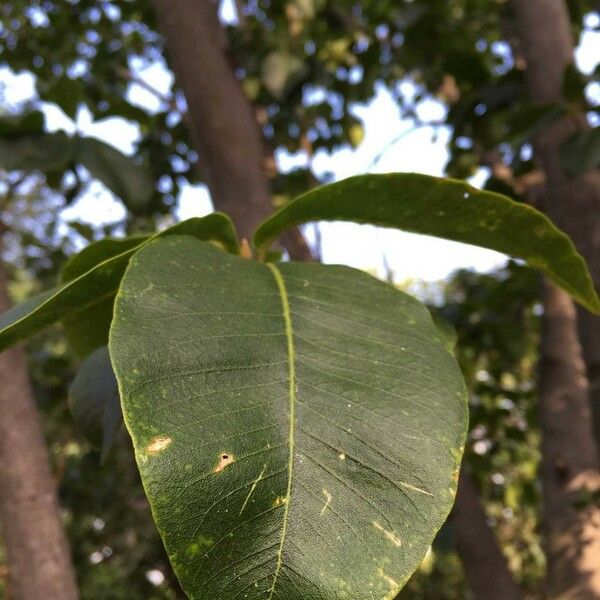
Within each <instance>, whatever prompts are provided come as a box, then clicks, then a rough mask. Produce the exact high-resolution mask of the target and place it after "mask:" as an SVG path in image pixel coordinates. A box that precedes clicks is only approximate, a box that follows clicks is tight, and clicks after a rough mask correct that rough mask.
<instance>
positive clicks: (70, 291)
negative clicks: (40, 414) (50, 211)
mask: <svg viewBox="0 0 600 600" xmlns="http://www.w3.org/2000/svg"><path fill="white" fill-rule="evenodd" d="M174 234H185V235H190V236H194V237H196V238H198V239H201V240H211V241H214V242H215V243H217V244H218V245H220V246H221V247H223V248H224V249H226V250H228V251H230V252H235V253H237V252H238V243H237V237H236V232H235V229H234V228H233V224H232V223H231V221H230V219H229V217H227V216H226V215H224V214H222V213H212V214H210V215H207V216H206V217H202V218H193V219H188V220H187V221H183V222H181V223H178V224H177V225H174V226H173V227H171V228H169V229H166V230H164V231H161V232H160V233H157V234H156V235H154V236H152V237H151V238H149V239H147V240H142V241H140V243H139V244H137V245H134V246H133V247H130V246H129V244H128V243H127V242H126V241H124V242H123V246H122V247H123V248H124V249H123V251H122V252H121V253H120V254H116V255H109V257H108V258H103V257H104V256H105V254H103V253H102V252H101V251H99V246H98V245H93V247H92V248H91V249H90V250H88V251H87V252H86V251H85V250H84V251H83V252H84V253H85V254H84V256H83V257H82V258H81V259H79V260H78V259H73V261H72V262H69V263H68V265H67V267H66V271H65V273H66V275H63V277H69V273H71V274H74V273H79V270H80V268H81V266H82V265H83V264H84V263H85V264H87V265H88V266H89V267H90V268H89V270H88V271H85V272H82V273H81V274H79V275H78V276H76V277H74V278H73V279H70V280H68V281H65V282H64V283H63V284H62V285H60V286H59V287H57V288H54V289H52V290H49V291H46V292H44V293H42V294H38V295H37V296H34V297H33V298H31V299H29V300H28V301H26V302H24V303H23V304H20V305H18V306H15V307H13V308H11V309H10V310H8V311H7V312H5V313H4V314H2V315H0V351H1V350H3V349H4V348H7V347H8V346H10V345H11V344H14V343H15V342H17V341H19V340H20V339H22V338H24V337H27V336H29V335H32V334H34V333H36V332H37V331H39V330H40V329H42V328H43V327H45V326H47V325H50V324H51V323H54V322H56V321H60V320H61V319H64V318H65V317H67V316H68V315H69V316H72V317H73V319H76V315H80V316H81V319H82V320H81V322H82V324H83V325H82V326H83V327H84V329H83V331H82V335H83V334H85V335H88V336H91V337H88V338H86V339H83V338H82V340H81V342H80V344H81V345H80V346H78V348H79V349H80V350H82V349H86V350H88V351H89V350H90V349H92V348H93V347H96V346H97V345H99V344H98V340H104V342H106V340H107V334H108V329H107V327H108V325H109V323H107V322H106V318H104V317H102V315H106V308H107V306H108V305H110V306H112V302H113V299H114V295H115V293H116V290H117V288H118V287H119V283H120V281H121V278H122V277H123V273H124V272H125V269H126V267H127V263H128V262H129V259H130V258H131V256H132V255H133V254H134V253H135V252H136V251H137V250H139V248H141V247H142V246H143V245H144V244H147V243H148V242H149V241H150V240H153V239H157V238H162V237H167V236H169V235H174ZM117 247H118V244H117V245H114V244H113V245H112V246H111V248H112V249H113V250H114V249H115V248H117ZM107 248H108V247H107V246H106V245H104V249H107ZM109 254H110V253H109ZM94 263H95V264H94ZM92 265H93V266H92ZM96 310H98V311H99V313H98V315H99V319H98V321H97V323H96V324H97V331H96V333H94V334H93V335H91V334H90V329H89V327H91V326H92V325H93V315H94V311H96ZM69 318H70V317H69ZM90 319H91V320H92V323H90ZM70 322H71V323H73V322H74V321H70ZM84 354H85V352H84Z"/></svg>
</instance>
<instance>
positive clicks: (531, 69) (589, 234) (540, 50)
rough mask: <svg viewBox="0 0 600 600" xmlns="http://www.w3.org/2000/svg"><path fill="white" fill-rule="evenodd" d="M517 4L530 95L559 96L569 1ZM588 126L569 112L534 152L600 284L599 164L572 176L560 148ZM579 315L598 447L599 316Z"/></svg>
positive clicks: (568, 51)
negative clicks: (564, 165) (566, 172)
mask: <svg viewBox="0 0 600 600" xmlns="http://www.w3.org/2000/svg"><path fill="white" fill-rule="evenodd" d="M514 6H515V14H516V17H517V25H518V27H517V29H518V31H519V33H520V35H519V37H520V49H521V51H522V53H523V56H524V57H525V60H526V63H527V70H526V74H527V80H528V86H529V91H530V96H531V98H532V100H534V101H536V102H541V103H546V102H560V101H561V100H562V99H563V93H562V84H563V77H564V73H565V69H566V68H567V66H568V65H570V64H572V63H573V60H574V58H573V50H574V43H573V37H572V35H571V26H570V21H569V15H568V11H567V7H566V5H565V2H564V1H563V0H515V2H514ZM587 127H588V124H587V122H586V120H585V116H584V115H575V116H573V115H571V116H568V117H565V118H564V119H562V120H560V121H558V122H556V123H554V124H553V125H551V126H550V127H548V128H546V129H545V130H544V131H542V132H541V133H540V134H539V135H538V136H537V138H536V140H535V154H536V158H537V160H538V162H539V164H540V166H541V168H542V170H543V172H544V173H545V176H546V182H547V186H546V190H545V193H544V194H543V197H544V200H543V203H542V204H543V206H542V207H541V208H542V209H543V210H544V211H545V212H547V214H548V215H549V216H550V217H551V218H552V219H553V220H554V221H555V222H556V224H557V225H558V226H559V227H561V228H562V229H563V230H564V231H566V232H567V233H568V234H569V235H570V236H571V239H572V240H573V241H574V242H575V245H576V246H577V248H578V250H579V251H580V252H581V254H582V255H583V256H584V257H585V259H586V261H587V263H588V266H589V268H590V272H591V274H592V278H593V279H594V283H595V285H596V288H598V289H600V170H598V169H592V170H590V171H588V172H586V173H582V174H581V175H579V176H578V177H576V178H574V179H571V178H569V177H568V176H567V175H566V174H565V173H564V171H563V169H562V167H561V164H560V154H559V151H560V146H561V144H562V142H563V141H564V140H565V139H567V138H568V137H569V136H570V135H572V134H573V133H575V132H577V131H581V130H582V129H586V128H587ZM578 319H579V335H580V340H581V345H582V347H583V353H584V358H585V362H586V369H587V374H588V379H589V382H590V399H591V402H592V414H593V416H594V421H595V426H594V430H595V436H596V443H597V444H598V446H599V447H600V319H599V318H598V317H596V316H594V315H592V314H590V313H589V312H588V311H587V310H585V309H583V308H579V309H578Z"/></svg>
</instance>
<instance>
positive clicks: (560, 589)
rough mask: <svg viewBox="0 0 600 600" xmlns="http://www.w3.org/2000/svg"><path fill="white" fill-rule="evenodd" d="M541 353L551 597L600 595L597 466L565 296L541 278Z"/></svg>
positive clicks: (572, 312) (586, 598)
mask: <svg viewBox="0 0 600 600" xmlns="http://www.w3.org/2000/svg"><path fill="white" fill-rule="evenodd" d="M544 306H545V312H544V319H543V332H542V343H541V355H540V373H539V376H540V382H539V402H540V425H541V428H542V479H543V481H542V484H543V499H544V511H543V523H544V531H545V534H546V547H547V555H548V579H547V591H548V595H549V597H550V598H561V599H564V600H570V599H573V600H575V599H577V600H579V599H581V600H591V599H592V598H600V506H599V505H598V503H597V501H594V499H593V497H592V494H593V492H596V493H598V492H599V491H600V473H599V472H598V459H597V455H596V446H595V443H594V438H593V435H592V428H591V415H590V404H589V398H588V385H587V379H586V377H585V365H584V363H583V359H582V357H581V347H580V344H579V339H578V337H577V324H576V312H575V307H574V306H573V302H572V301H571V299H570V298H569V296H568V295H567V294H566V293H565V292H563V291H562V290H559V289H558V288H556V287H554V286H553V285H552V284H550V283H546V284H545V292H544Z"/></svg>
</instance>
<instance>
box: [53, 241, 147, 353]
mask: <svg viewBox="0 0 600 600" xmlns="http://www.w3.org/2000/svg"><path fill="white" fill-rule="evenodd" d="M148 237H149V236H137V237H131V238H125V239H122V240H114V239H104V240H100V241H98V242H95V243H93V244H90V245H89V246H87V247H86V248H84V249H83V250H82V251H81V252H79V253H78V254H75V255H74V256H72V257H71V258H70V259H69V261H68V262H67V263H66V264H65V266H64V268H63V272H62V277H61V282H62V283H66V282H68V281H72V280H73V279H76V278H77V277H79V276H81V275H83V274H84V273H87V272H88V271H89V270H91V269H93V268H94V267H95V266H97V265H98V264H100V263H101V262H104V261H105V260H108V259H110V258H112V257H115V256H119V255H120V254H123V253H124V252H127V251H128V250H135V249H136V248H138V247H139V246H140V244H142V243H143V242H144V241H145V240H147V239H148ZM115 293H116V289H114V290H113V293H112V294H110V295H109V296H107V297H105V298H104V299H103V300H99V301H98V302H96V303H94V304H92V305H91V306H90V307H88V308H85V309H83V310H80V311H77V312H75V313H70V314H68V315H67V316H66V317H65V318H64V319H62V324H63V326H64V328H65V335H66V338H67V341H68V342H69V344H70V345H71V346H72V347H73V348H74V350H75V352H77V354H78V355H79V356H80V357H82V358H85V357H86V356H88V355H89V354H90V353H91V352H92V351H93V350H95V349H96V348H100V347H101V346H106V345H107V344H108V331H109V329H110V322H111V321H112V315H113V304H114V301H115Z"/></svg>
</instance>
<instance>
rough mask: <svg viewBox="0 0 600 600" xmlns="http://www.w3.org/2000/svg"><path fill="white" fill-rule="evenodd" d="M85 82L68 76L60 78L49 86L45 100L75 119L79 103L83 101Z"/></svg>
mask: <svg viewBox="0 0 600 600" xmlns="http://www.w3.org/2000/svg"><path fill="white" fill-rule="evenodd" d="M83 91H84V90H83V82H82V81H81V80H80V79H71V78H70V77H68V76H67V75H63V76H62V77H59V78H58V79H56V80H55V81H53V82H52V84H51V85H50V86H48V88H47V90H46V92H45V94H44V100H47V101H48V102H54V103H55V104H57V105H58V106H59V107H60V108H61V109H62V110H63V111H64V112H65V114H66V115H67V116H69V117H71V119H75V116H76V115H77V108H78V106H79V103H80V102H81V101H82V100H83Z"/></svg>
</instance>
